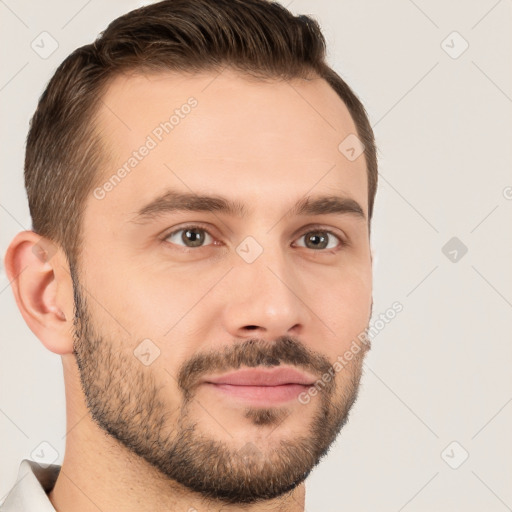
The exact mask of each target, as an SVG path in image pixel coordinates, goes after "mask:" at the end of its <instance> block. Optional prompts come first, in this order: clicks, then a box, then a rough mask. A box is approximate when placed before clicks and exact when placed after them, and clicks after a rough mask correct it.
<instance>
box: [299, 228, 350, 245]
mask: <svg viewBox="0 0 512 512" xmlns="http://www.w3.org/2000/svg"><path fill="white" fill-rule="evenodd" d="M302 239H304V240H305V241H304V244H299V246H300V247H306V248H308V249H313V250H322V249H335V248H336V247H338V246H339V245H341V244H342V241H341V239H340V238H339V237H338V236H336V235H335V234H334V233H332V232H331V231H328V230H325V229H318V230H315V231H308V232H307V233H305V234H304V235H302V236H301V237H300V238H299V240H302Z"/></svg>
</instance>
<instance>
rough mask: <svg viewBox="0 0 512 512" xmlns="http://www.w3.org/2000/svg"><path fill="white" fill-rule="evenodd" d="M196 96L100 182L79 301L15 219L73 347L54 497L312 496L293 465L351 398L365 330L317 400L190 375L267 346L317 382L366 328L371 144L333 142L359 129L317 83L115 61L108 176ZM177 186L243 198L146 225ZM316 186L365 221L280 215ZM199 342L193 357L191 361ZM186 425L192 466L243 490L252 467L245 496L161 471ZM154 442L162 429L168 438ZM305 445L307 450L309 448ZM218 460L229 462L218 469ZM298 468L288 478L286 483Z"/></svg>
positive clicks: (54, 326) (13, 276)
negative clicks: (139, 351) (248, 244)
mask: <svg viewBox="0 0 512 512" xmlns="http://www.w3.org/2000/svg"><path fill="white" fill-rule="evenodd" d="M191 96H193V97H194V98H195V99H196V100H197V102H198V103H197V106H196V107H195V108H193V109H192V110H191V112H190V113H189V114H188V115H186V116H184V117H183V119H180V122H179V124H178V125H177V126H176V127H175V128H174V129H173V130H172V132H170V133H169V134H166V135H165V137H163V140H162V141H161V142H159V143H158V145H157V147H156V148H154V149H153V150H151V152H150V153H149V154H148V155H147V156H146V157H145V158H144V159H142V160H141V161H140V163H138V165H137V166H136V167H135V168H134V169H133V170H132V171H131V172H130V173H129V174H128V175H126V176H125V177H124V178H123V179H122V180H121V182H120V183H118V184H116V186H115V187H113V189H112V190H111V191H109V192H108V193H107V194H106V195H105V197H104V198H103V199H97V198H96V197H94V195H93V194H92V193H91V194H90V196H89V198H88V201H87V203H86V205H85V212H84V223H83V228H82V234H83V240H84V246H83V254H82V257H81V259H80V262H79V267H78V269H77V271H76V272H75V273H73V277H74V279H75V286H76V287H77V290H76V291H77V296H79V297H80V303H79V304H78V307H77V305H75V302H74V295H73V280H72V272H71V271H72V270H73V269H70V268H69V265H68V262H67V259H66V257H65V255H64V253H63V251H62V249H61V248H60V247H56V246H55V245H53V244H52V243H51V242H50V241H49V240H46V239H44V238H41V237H40V236H38V235H37V234H35V233H33V232H31V231H23V232H21V233H19V234H18V235H17V236H16V237H15V238H14V240H13V241H12V243H11V245H10V246H9V249H8V251H7V254H6V259H5V266H6V270H7V273H8V276H9V279H10V280H13V281H12V288H13V292H14V295H15V298H16V301H17V304H18V307H19V309H20V311H21V313H22V315H23V317H24V319H25V321H26V322H27V324H28V325H29V327H30V329H31V330H32V331H33V332H34V333H35V335H36V336H37V337H38V338H39V339H40V340H41V342H42V343H43V344H44V345H45V346H46V347H47V348H48V349H49V350H51V351H52V352H54V353H56V354H59V355H60V356H61V358H62V362H63V368H64V379H65V389H66V411H67V437H66V450H65V456H64V460H63V464H62V469H61V473H60V476H59V478H58V480H57V483H56V486H55V488H54V489H53V491H52V492H51V493H50V495H49V497H50V500H51V502H52V503H53V505H54V507H55V508H56V509H57V510H58V511H59V512H68V511H71V510H74V511H81V512H88V511H97V510H102V511H103V512H108V511H113V510H123V511H126V512H130V511H132V510H133V511H135V510H137V511H146V510H147V511H155V510H159V511H160V510H162V511H163V510H166V511H188V510H193V509H195V510H197V511H206V510H208V511H218V510H225V511H229V510H247V511H277V510H279V511H289V512H291V511H303V510H304V503H305V485H304V480H303V479H300V478H297V475H296V474H294V468H297V467H301V465H303V466H304V469H307V471H309V470H310V469H312V467H313V466H314V465H315V464H316V463H318V460H319V459H320V458H321V456H322V455H323V453H324V452H325V451H326V450H327V448H328V447H329V445H330V444H331V442H332V441H333V439H334V437H335V436H336V434H337V433H338V431H339V429H340V428H341V427H342V425H343V424H344V423H345V421H346V420H347V417H348V411H349V409H350V406H351V405H352V403H353V402H354V401H355V398H356V394H357V388H358V384H359V378H360V376H361V371H362V370H361V368H362V362H363V357H364V355H365V353H366V351H367V349H368V346H367V345H365V344H360V346H361V351H360V352H359V353H358V354H357V356H355V357H354V358H353V359H352V360H351V361H349V362H348V363H347V364H346V366H345V367H344V368H343V369H342V370H341V371H339V372H337V373H336V375H335V380H334V381H333V382H332V384H331V385H330V386H327V387H326V389H325V390H323V391H320V392H319V393H318V394H317V395H316V396H314V397H312V398H311V400H310V401H309V403H307V404H302V403H300V402H299V401H298V400H291V401H289V402H286V403H285V404H284V405H283V404H280V405H279V406H270V407H267V408H260V407H255V406H254V407H248V405H247V403H245V402H243V401H240V400H236V399H227V398H226V396H225V395H224V394H222V393H220V392H219V391H218V390H212V389H211V388H209V387H207V386H200V385H198V379H199V378H201V377H204V376H205V375H220V374H222V373H225V372H226V371H229V370H232V369H233V366H232V365H233V361H234V360H233V359H230V356H232V355H234V354H238V356H239V358H240V360H241V362H242V366H243V367H245V366H248V365H253V366H261V367H263V364H264V363H265V362H264V363H262V365H258V363H257V361H260V362H261V361H262V359H261V358H265V357H267V358H268V357H269V356H274V357H277V358H278V359H279V361H277V362H276V361H274V363H280V364H281V365H282V366H286V367H296V368H298V369H301V370H304V371H308V372H309V373H310V374H312V375H314V376H315V377H316V378H318V377H320V376H321V375H322V373H323V371H324V370H326V369H328V368H329V367H331V365H332V364H333V363H334V362H335V361H336V360H337V358H338V356H340V355H342V354H343V353H344V352H345V351H346V350H347V349H349V347H350V345H351V343H352V342H353V340H354V339H357V336H358V335H359V334H360V333H362V332H364V331H365V329H366V328H367V327H368V323H369V320H370V316H371V306H372V272H371V268H372V256H371V250H370V240H369V229H368V220H367V212H368V199H367V194H368V191H367V176H366V165H365V161H364V157H363V156H361V157H360V158H357V159H356V160H354V161H349V160H348V159H347V158H345V156H344V155H343V154H342V153H341V152H340V151H339V150H338V145H339V144H340V142H341V141H342V140H343V139H344V138H345V137H347V136H348V135H349V134H351V133H356V128H355V125H354V123H353V121H352V119H351V117H350V115H349V113H348V110H347V108H346V107H345V105H344V104H343V102H342V101H341V100H340V99H339V97H338V96H337V95H336V94H335V92H334V91H332V89H331V88H330V87H329V86H328V84H327V83H326V82H325V81H323V80H320V79H314V80H293V81H291V82H287V81H281V82H279V81H273V82H270V81H267V82H263V81H258V80H254V79H251V80H248V79H247V78H246V77H243V76H241V75H240V74H239V73H237V72H235V71H233V70H229V69H226V70H224V71H223V72H222V73H221V74H214V73H201V74H198V75H195V76H190V75H178V74H173V73H158V74H151V75H146V76H143V75H140V74H130V75H123V76H119V77H117V78H115V79H114V80H113V81H112V83H111V84H110V86H109V88H108V90H107V91H106V92H105V95H104V98H103V101H104V106H103V107H102V108H101V110H100V112H99V116H98V127H99V130H100V131H101V133H102V136H103V137H104V140H105V144H106V146H107V147H108V148H109V162H108V164H107V165H106V166H105V169H104V170H103V178H104V179H100V180H99V183H104V182H105V180H108V178H109V177H110V176H112V174H113V173H115V172H116V170H117V169H118V168H119V167H120V166H122V165H123V163H124V162H126V161H127V159H128V158H129V157H130V155H131V154H132V152H133V151H134V150H136V149H137V148H139V147H140V146H141V145H142V144H143V143H144V141H145V140H146V138H147V136H148V134H151V133H152V131H153V130H154V128H155V127H156V126H158V125H159V123H160V122H162V121H163V120H165V119H168V118H169V116H170V115H171V114H172V112H173V110H174V109H175V108H179V107H180V105H182V104H184V103H185V102H186V101H187V99H188V98H189V97H191ZM167 188H171V189H174V190H177V191H180V192H193V193H196V194H215V195H222V196H224V197H226V198H229V199H232V200H238V201H239V202H241V203H243V204H244V205H245V207H246V209H247V211H248V213H247V215H246V216H245V217H243V218H241V217H237V216H233V215H228V214H226V213H221V212H211V211H210V212H193V211H180V212H168V213H166V214H164V215H160V216H157V217H156V218H154V219H152V220H150V221H149V222H146V223H142V222H139V221H138V220H137V219H136V217H135V216H136V213H137V211H138V210H139V209H140V208H141V207H142V206H144V205H145V204H147V203H148V202H149V201H151V200H152V199H154V198H155V197H156V196H157V195H159V194H161V193H162V192H163V191H164V190H166V189H167ZM307 195H309V196H315V195H339V196H344V197H349V198H352V199H353V200H355V201H357V203H359V205H361V207H362V209H363V212H364V214H365V216H366V218H362V217H360V216H357V215H354V214H350V213H349V214H342V215H340V214H333V213H329V214H322V215H302V216H296V215H292V216H290V215H288V216H287V215H286V214H287V212H289V211H290V210H291V208H292V207H293V205H294V204H295V203H296V202H297V201H299V200H300V199H302V198H304V197H305V196H307ZM196 223H201V224H202V227H203V228H204V229H206V230H207V232H208V234H207V235H205V240H204V245H203V246H201V247H193V248H189V249H187V248H186V247H185V246H184V241H183V239H182V238H181V235H182V234H183V232H179V233H178V234H177V235H176V234H174V235H173V236H172V238H169V237H168V235H169V234H170V233H171V232H175V231H176V230H178V229H180V228H183V227H184V226H186V225H188V224H196ZM311 226H314V227H311ZM322 230H323V231H322ZM325 230H329V231H332V232H333V233H334V234H335V235H336V236H339V238H340V239H341V240H344V241H345V242H347V245H339V243H340V241H339V240H338V239H337V238H336V237H331V238H329V246H328V248H325V249H323V248H320V249H318V248H311V247H310V246H308V245H306V238H307V236H304V235H307V234H308V233H311V232H312V231H313V232H315V233H318V231H321V234H323V235H324V236H326V237H329V235H326V234H325ZM203 234H204V232H203ZM165 236H167V238H166V239H165V240H164V237H165ZM249 236H250V237H252V238H253V239H254V240H255V241H257V243H258V244H259V246H260V247H261V248H262V253H261V254H260V255H259V256H258V257H257V258H256V259H255V260H254V261H253V262H252V263H248V262H247V261H246V260H244V259H243V258H242V257H241V256H240V254H239V253H238V252H237V250H236V249H237V247H238V246H239V244H240V243H241V242H242V241H243V240H244V239H246V237H249ZM34 247H36V248H37V249H38V250H34ZM75 316H76V318H75ZM145 339H150V340H151V342H152V343H153V344H154V346H157V347H158V349H159V350H160V353H159V356H158V357H157V358H156V359H155V360H154V361H153V362H152V363H151V364H149V365H147V366H146V365H144V364H143V363H142V362H141V361H140V360H139V359H138V358H137V357H135V355H134V350H135V349H136V348H137V347H138V346H139V344H140V343H141V341H142V340H145ZM250 340H252V342H251V341H250ZM286 342H288V345H286ZM244 343H246V344H247V345H244ZM152 346H153V345H152ZM237 347H242V348H243V350H238V349H237ZM250 347H252V348H250ZM286 347H288V348H286ZM73 349H75V352H74V351H73ZM237 350H238V351H237ZM297 354H304V357H305V359H304V360H303V363H304V364H303V365H302V366H301V365H300V364H298V362H297V361H298V360H297V359H296V358H297V357H298V356H297ZM200 357H204V360H203V362H204V363H205V367H204V368H203V370H202V372H201V371H200V372H196V373H193V372H190V371H188V370H190V366H187V363H188V364H190V363H191V362H194V361H198V358H200ZM258 357H260V359H258ZM77 358H78V362H80V365H79V364H77ZM266 363H267V364H268V363H269V361H268V360H267V361H266ZM180 384H181V385H182V387H180ZM84 390H85V392H84ZM322 415H323V416H322ZM118 418H121V421H117V419H118ZM322 418H323V420H322ZM192 427H194V429H195V430H194V431H193V433H194V435H193V436H192V437H191V438H187V437H186V436H185V437H182V438H180V439H181V443H178V445H180V446H183V444H184V443H185V445H186V443H187V442H188V443H189V445H190V446H191V447H192V448H193V450H192V451H191V452H190V454H188V455H189V456H190V457H189V458H191V459H192V458H195V459H197V460H196V461H195V462H196V464H197V465H198V468H196V469H195V470H194V471H199V473H196V474H200V471H201V469H202V468H203V466H204V468H207V469H208V471H207V474H208V475H209V476H210V477H213V480H215V478H217V480H218V482H219V483H225V482H229V481H230V480H229V479H230V478H235V477H237V478H239V481H237V482H238V483H237V485H235V487H236V488H237V489H240V488H241V486H242V484H243V485H245V484H247V482H249V481H251V482H253V481H256V482H258V481H259V482H260V487H258V488H256V487H254V488H252V493H253V494H252V498H250V499H247V500H246V503H244V504H240V503H237V504H233V503H231V504H230V503H229V500H228V499H225V500H222V499H215V497H214V496H213V495H212V493H211V490H210V492H209V491H208V490H207V489H206V488H205V489H203V492H198V491H197V489H192V488H191V487H190V486H189V485H186V484H183V482H181V483H180V482H178V481H177V480H175V479H173V478H170V473H171V472H172V471H173V467H174V469H175V466H173V464H174V461H173V460H172V458H170V455H169V453H167V452H166V449H170V448H171V447H172V446H174V447H175V446H176V443H175V444H174V445H173V444H172V443H173V442H176V440H177V439H179V438H178V434H179V433H181V434H183V433H184V432H188V431H189V430H190V429H191V428H192ZM108 428H110V429H111V431H110V432H108ZM180 429H181V430H180ZM130 435H132V436H134V437H132V438H130V439H128V437H129V436H130ZM147 439H153V440H155V439H158V440H159V442H160V444H159V449H155V446H154V445H151V446H152V449H151V447H149V448H148V444H147V443H146V444H145V442H146V441H147ZM200 439H202V440H203V441H205V440H206V441H208V442H209V443H210V444H208V445H207V444H206V443H204V444H203V445H201V444H199V443H200ZM313 441H314V442H315V443H316V445H315V446H317V450H316V452H315V454H314V455H315V456H314V457H311V456H307V454H306V452H305V451H300V447H309V448H311V446H312V444H311V443H313ZM194 443H195V444H194ZM308 443H309V444H308ZM206 446H207V447H209V449H210V451H204V452H199V451H198V450H199V448H201V449H203V448H205V447H206ZM285 446H287V450H288V451H286V455H287V456H288V459H286V458H285V457H284V454H285V448H284V447H285ZM219 447H221V448H222V449H219ZM145 449H146V451H144V450H145ZM148 450H149V451H148ZM141 453H142V455H141ZM200 453H207V454H208V457H203V459H201V456H200V455H199V454H200ZM186 455H187V454H185V456H186ZM152 456H154V457H160V459H159V464H160V465H158V464H155V460H152V459H151V457H152ZM215 457H218V459H216V458H215ZM222 457H225V458H224V459H223V458H222ZM226 460H229V461H230V464H232V467H231V470H230V471H229V472H228V471H227V470H226V472H225V474H223V473H222V468H221V469H220V470H218V471H219V473H218V474H217V473H215V466H211V467H210V466H209V464H210V463H211V461H217V462H218V461H221V462H222V461H226ZM287 460H292V461H294V464H288V463H287ZM292 466H293V467H292ZM273 471H274V472H275V474H274V473H273ZM166 472H167V473H166ZM230 475H231V476H230ZM233 475H235V476H233ZM249 477H250V479H249ZM258 477H259V480H258ZM287 479H288V480H289V481H288V483H290V484H292V485H290V489H288V490H286V491H283V489H284V486H285V484H286V480H287ZM271 480H272V482H270V481H271ZM238 484H239V485H238ZM226 485H227V484H226ZM254 485H255V484H254ZM248 489H249V487H248ZM279 489H280V491H279ZM257 492H259V493H260V497H262V499H260V500H258V499H256V494H255V493H257ZM265 493H267V494H265ZM249 494H250V493H249Z"/></svg>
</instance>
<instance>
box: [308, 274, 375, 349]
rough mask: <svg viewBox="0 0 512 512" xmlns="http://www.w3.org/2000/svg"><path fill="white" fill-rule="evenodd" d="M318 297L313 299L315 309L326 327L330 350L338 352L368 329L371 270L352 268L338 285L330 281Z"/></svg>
mask: <svg viewBox="0 0 512 512" xmlns="http://www.w3.org/2000/svg"><path fill="white" fill-rule="evenodd" d="M322 295H323V296H322ZM322 295H317V297H316V300H315V302H316V304H317V305H316V308H315V310H316V311H318V315H319V317H320V318H321V319H322V320H323V322H324V324H325V325H326V333H327V335H328V337H329V339H330V340H331V343H330V344H331V348H332V349H333V350H334V351H339V350H340V349H341V348H343V347H345V346H348V345H350V343H351V342H352V340H353V339H356V338H357V337H358V335H359V334H361V333H363V332H364V331H365V329H366V328H367V327H368V323H369V320H370V314H371V304H372V277H371V271H370V270H364V271H363V270H361V269H359V270H358V269H356V268H353V269H352V270H350V271H347V272H344V273H343V276H340V277H339V284H336V285H333V284H332V282H331V284H330V285H329V287H326V288H325V289H324V292H323V294H322Z"/></svg>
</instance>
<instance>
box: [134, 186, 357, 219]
mask: <svg viewBox="0 0 512 512" xmlns="http://www.w3.org/2000/svg"><path fill="white" fill-rule="evenodd" d="M180 211H191V212H219V213H224V214H227V215H230V216H233V217H240V218H243V217H245V216H246V215H247V214H248V210H247V208H246V206H245V205H244V203H242V202H240V201H236V200H231V199H227V198H225V197H222V196H218V195H198V194H193V193H187V192H177V191H174V190H167V191H166V192H165V193H164V194H162V195H160V196H158V197H157V198H155V199H153V200H152V201H151V202H149V203H148V204H146V205H145V206H143V207H142V208H140V210H139V211H138V212H137V213H136V215H135V216H134V217H133V218H132V219H131V222H134V223H141V224H144V223H147V222H149V221H151V220H153V219H155V218H157V217H160V216H161V215H165V214H168V213H173V212H180ZM328 214H337V215H346V214H350V215H355V216H356V217H358V218H360V219H363V220H366V215H365V213H364V210H363V208H362V207H361V205H360V204H359V203H358V202H357V201H355V200H354V199H352V198H350V197H343V196H335V195H326V196H315V197H311V196H307V197H304V198H302V199H300V200H299V201H298V202H297V203H296V204H295V205H294V206H293V207H292V208H291V209H290V210H289V211H288V212H287V213H286V214H285V217H291V216H299V215H328Z"/></svg>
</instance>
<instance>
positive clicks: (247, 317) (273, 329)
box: [225, 236, 307, 337]
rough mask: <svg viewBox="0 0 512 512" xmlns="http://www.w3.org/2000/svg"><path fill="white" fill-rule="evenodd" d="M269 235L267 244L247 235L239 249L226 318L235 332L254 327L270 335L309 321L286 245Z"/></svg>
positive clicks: (266, 240)
mask: <svg viewBox="0 0 512 512" xmlns="http://www.w3.org/2000/svg"><path fill="white" fill-rule="evenodd" d="M271 240H273V237H272V236H267V237H266V238H265V240H264V243H259V242H258V241H257V240H256V239H255V238H253V237H247V238H246V239H245V240H243V241H242V243H241V244H239V246H238V247H237V249H236V252H237V254H236V258H235V262H234V267H235V268H234V269H233V271H232V272H231V274H232V275H231V279H232V280H234V281H235V283H234V284H233V281H231V286H232V288H231V291H232V293H230V295H229V298H228V303H227V304H226V309H225V315H226V317H225V321H226V324H227V326H228V328H229V329H230V330H231V331H232V334H233V335H240V332H241V330H244V329H246V328H247V327H249V326H250V327H251V329H252V330H254V328H255V327H257V328H258V329H260V330H261V332H262V333H266V334H267V335H268V336H269V337H278V336H282V335H285V334H287V333H289V331H290V330H291V329H295V330H297V329H298V326H301V325H304V323H306V321H307V310H306V308H305V306H304V303H303V302H302V301H301V300H300V293H301V292H300V290H299V288H300V280H298V279H296V276H294V271H293V266H292V265H291V261H290V254H289V253H287V251H286V247H283V246H282V244H280V243H278V242H276V241H275V240H274V241H271Z"/></svg>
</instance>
